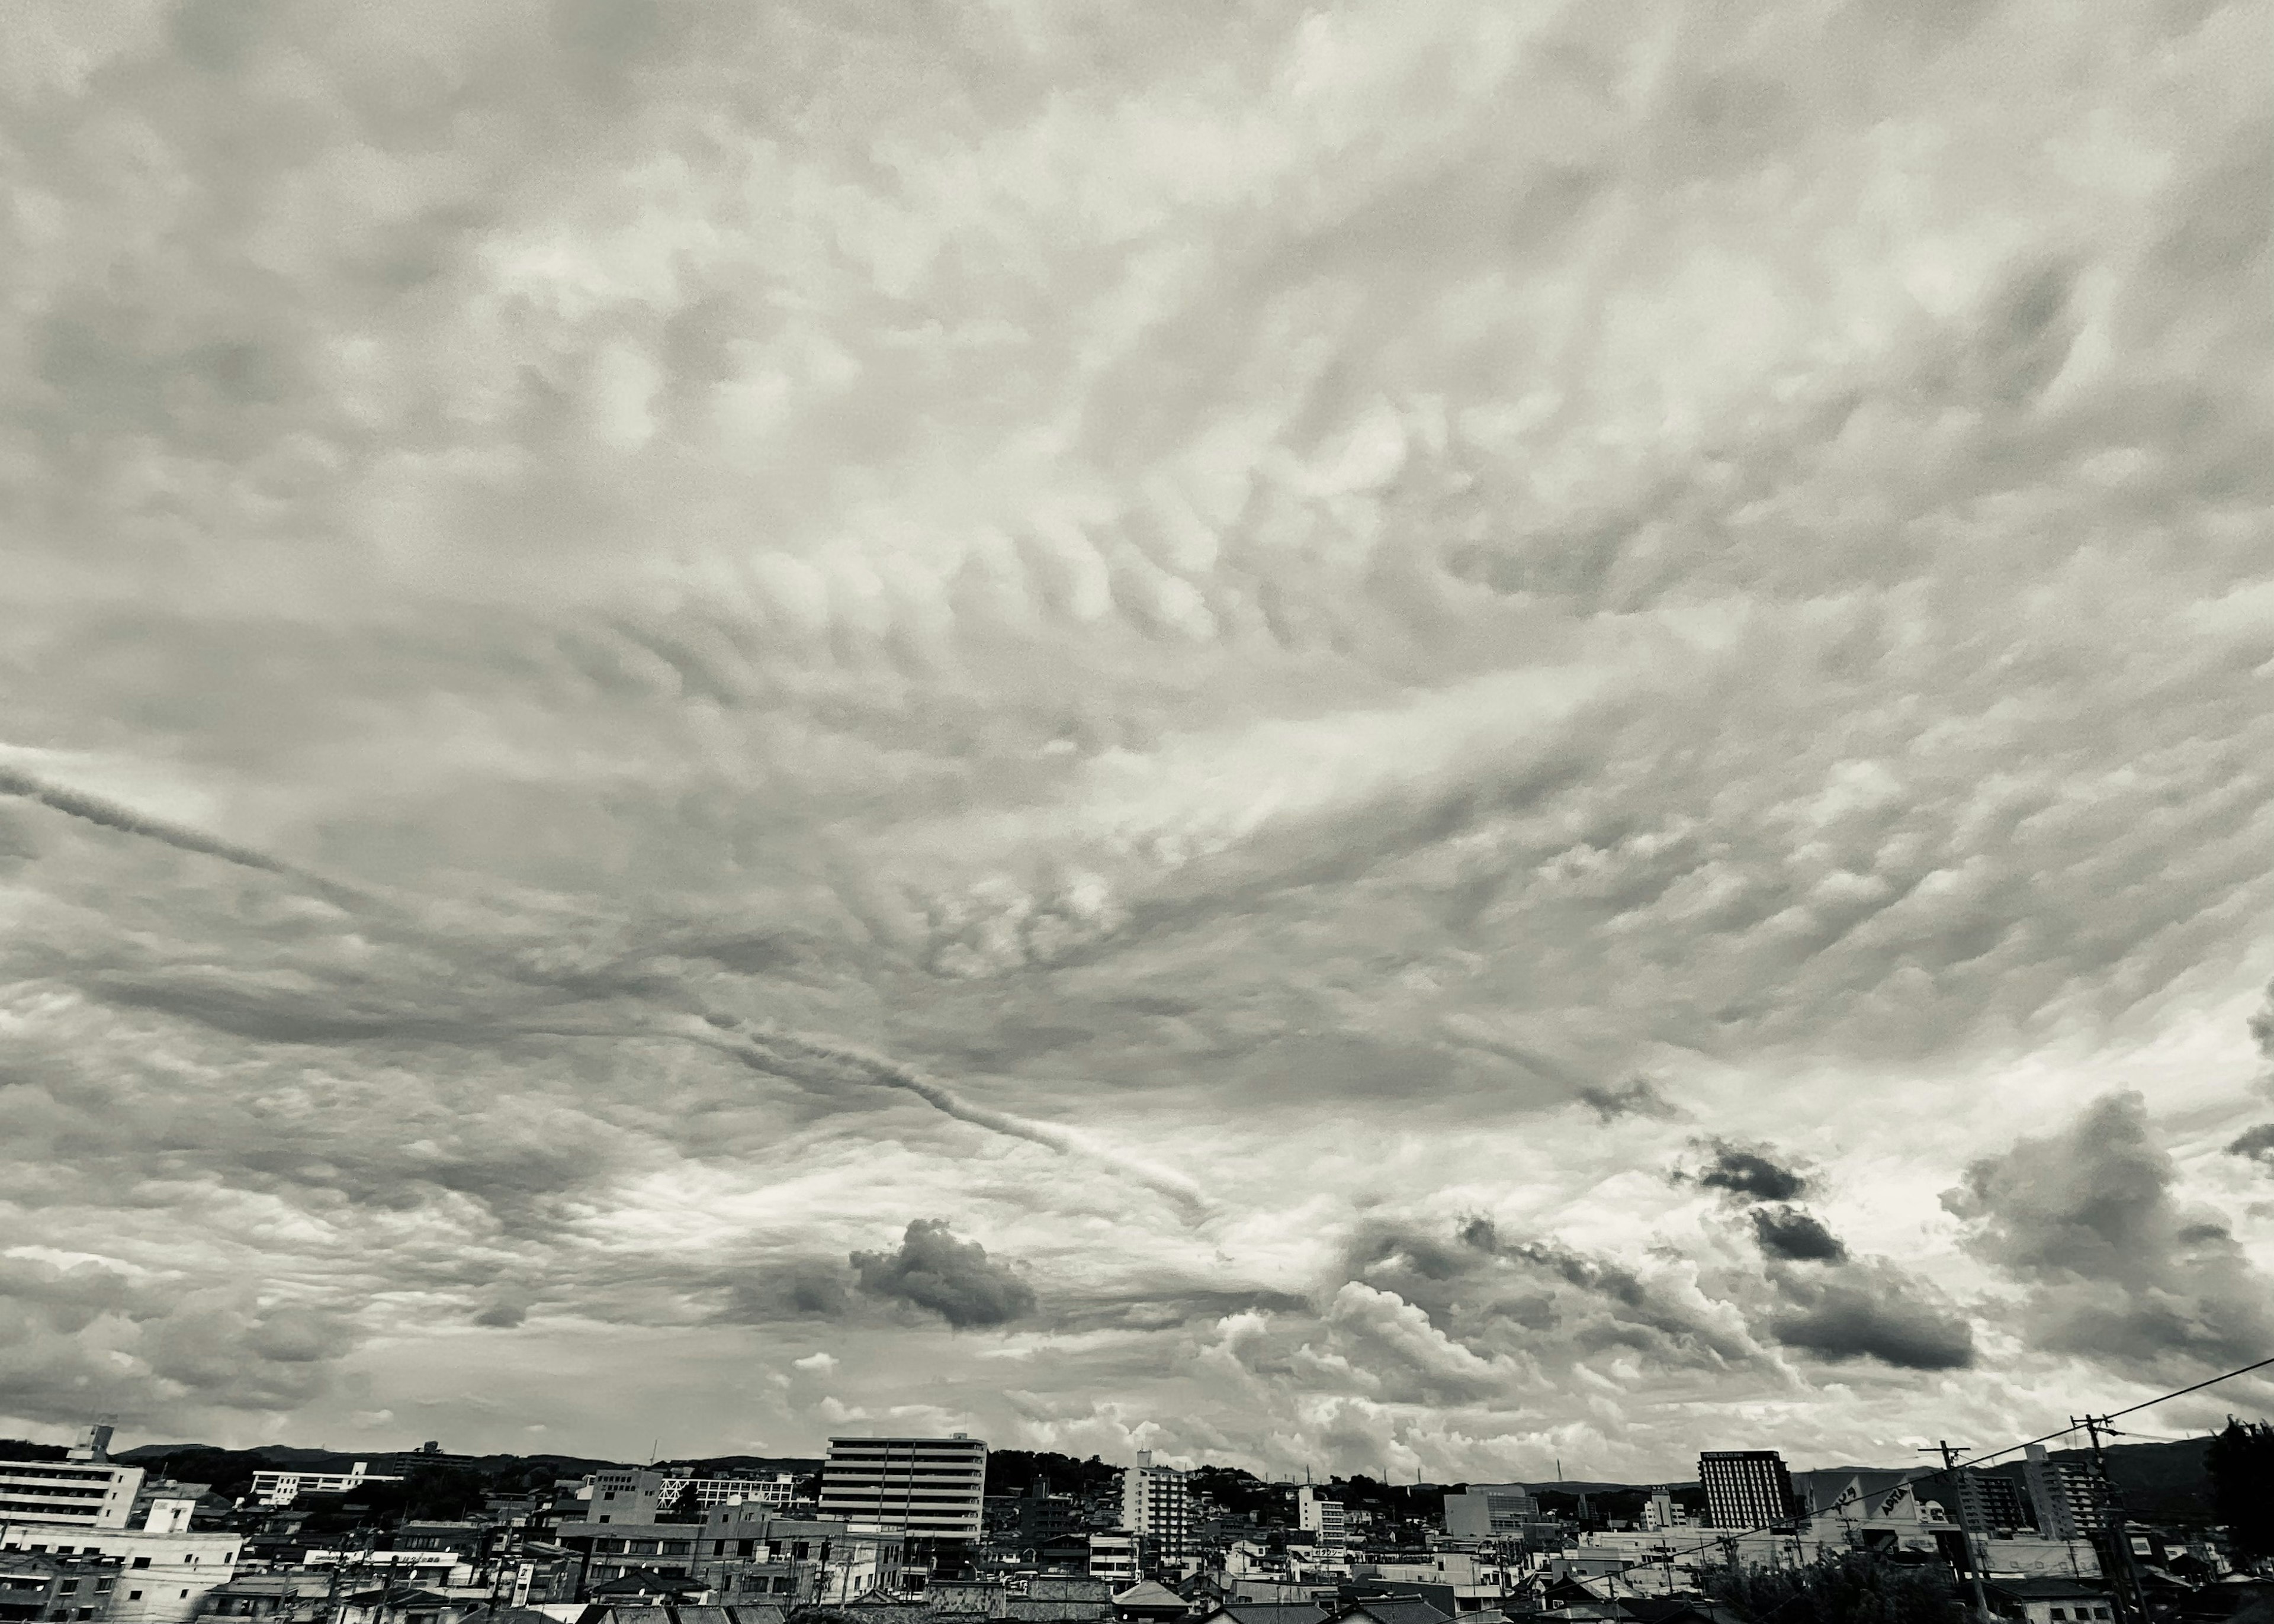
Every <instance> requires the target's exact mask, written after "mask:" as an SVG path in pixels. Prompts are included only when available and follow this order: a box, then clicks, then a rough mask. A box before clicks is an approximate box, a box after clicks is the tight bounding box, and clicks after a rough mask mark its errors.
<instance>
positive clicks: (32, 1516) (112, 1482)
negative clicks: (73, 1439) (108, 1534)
mask: <svg viewBox="0 0 2274 1624" xmlns="http://www.w3.org/2000/svg"><path fill="white" fill-rule="evenodd" d="M109 1449H110V1429H109V1427H107V1426H91V1427H88V1428H87V1430H86V1431H85V1432H82V1433H80V1434H79V1442H78V1443H77V1444H75V1445H74V1446H72V1451H71V1458H70V1459H68V1460H62V1461H0V1521H13V1520H16V1519H18V1518H24V1519H28V1520H34V1521H37V1522H62V1523H69V1524H71V1525H72V1526H73V1527H76V1528H124V1527H125V1526H126V1524H127V1522H128V1519H129V1515H130V1514H131V1513H132V1511H133V1509H134V1496H135V1493H136V1492H137V1491H139V1489H140V1488H141V1486H142V1469H141V1468H140V1467H139V1466H122V1465H118V1464H117V1463H115V1462H113V1461H112V1460H111V1459H110V1455H109Z"/></svg>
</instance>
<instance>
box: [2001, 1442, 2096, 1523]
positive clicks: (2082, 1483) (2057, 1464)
mask: <svg viewBox="0 0 2274 1624" xmlns="http://www.w3.org/2000/svg"><path fill="white" fill-rule="evenodd" d="M2022 1483H2023V1485H2025V1486H2026V1487H2027V1488H2028V1490H2029V1504H2030V1507H2031V1509H2032V1510H2033V1511H2035V1513H2036V1514H2037V1515H2036V1521H2037V1532H2039V1533H2040V1534H2043V1535H2044V1537H2045V1538H2048V1539H2087V1538H2090V1537H2091V1536H2093V1535H2094V1534H2097V1533H2098V1532H2100V1530H2103V1529H2105V1528H2106V1527H2107V1526H2108V1491H2107V1487H2106V1485H2104V1484H2103V1483H2102V1482H2101V1481H2100V1474H2099V1473H2097V1472H2096V1471H2094V1470H2092V1468H2091V1467H2090V1466H2088V1465H2086V1464H2085V1463H2084V1462H2082V1461H2056V1460H2054V1459H2052V1457H2051V1456H2050V1455H2047V1454H2046V1453H2045V1447H2044V1445H2043V1444H2031V1445H2030V1446H2029V1449H2028V1451H2027V1452H2026V1454H2025V1457H2024V1458H2023V1460H2022Z"/></svg>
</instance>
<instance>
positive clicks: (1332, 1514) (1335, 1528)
mask: <svg viewBox="0 0 2274 1624" xmlns="http://www.w3.org/2000/svg"><path fill="white" fill-rule="evenodd" d="M1295 1526H1296V1527H1298V1528H1299V1529H1302V1530H1306V1532H1309V1533H1313V1534H1316V1535H1317V1536H1318V1537H1319V1548H1320V1549H1321V1550H1324V1551H1339V1550H1341V1549H1342V1548H1343V1547H1344V1545H1347V1544H1349V1543H1350V1520H1349V1517H1348V1515H1347V1514H1346V1513H1344V1510H1343V1507H1342V1502H1341V1501H1340V1500H1329V1499H1327V1498H1326V1497H1325V1496H1324V1495H1322V1494H1321V1493H1320V1492H1318V1490H1316V1489H1314V1488H1313V1487H1312V1486H1311V1485H1309V1484H1307V1483H1306V1484H1305V1485H1303V1486H1302V1487H1301V1488H1299V1489H1298V1490H1296V1491H1295Z"/></svg>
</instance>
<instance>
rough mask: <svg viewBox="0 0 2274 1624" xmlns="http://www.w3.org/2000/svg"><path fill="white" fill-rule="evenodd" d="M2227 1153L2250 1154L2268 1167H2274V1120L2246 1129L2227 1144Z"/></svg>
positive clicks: (2255, 1160) (2254, 1160)
mask: <svg viewBox="0 0 2274 1624" xmlns="http://www.w3.org/2000/svg"><path fill="white" fill-rule="evenodd" d="M2226 1149H2227V1154H2230V1155H2235V1156H2248V1157H2249V1158H2250V1159H2251V1160H2252V1161H2253V1162H2258V1163H2260V1164H2261V1165H2262V1166H2264V1167H2267V1168H2274V1122H2262V1123H2260V1124H2258V1125H2257V1126H2256V1127H2255V1128H2248V1129H2245V1130H2244V1131H2243V1132H2240V1133H2239V1134H2237V1135H2236V1136H2235V1137H2234V1139H2233V1141H2232V1142H2231V1143H2230V1144H2229V1145H2228V1146H2227V1147H2226Z"/></svg>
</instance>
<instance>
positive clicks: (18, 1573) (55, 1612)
mask: <svg viewBox="0 0 2274 1624" xmlns="http://www.w3.org/2000/svg"><path fill="white" fill-rule="evenodd" d="M117 1583H118V1564H117V1563H116V1562H110V1561H105V1560H102V1559H101V1558H99V1557H91V1556H56V1555H49V1554H41V1553H33V1552H28V1551H0V1620H32V1619H57V1620H73V1624H77V1621H78V1620H87V1619H94V1618H99V1617H106V1616H108V1610H109V1603H110V1598H111V1595H112V1594H113V1587H114V1586H116V1585H117Z"/></svg>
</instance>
